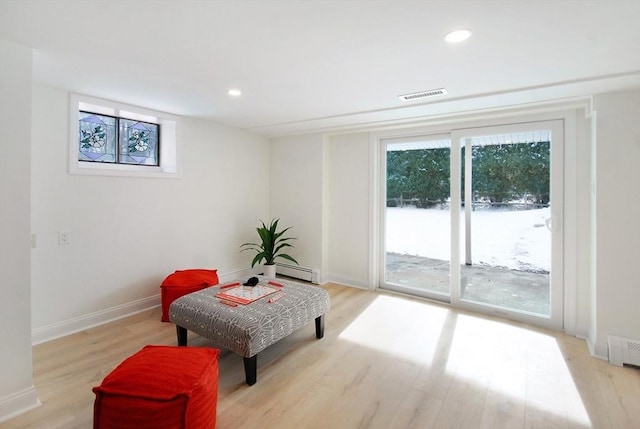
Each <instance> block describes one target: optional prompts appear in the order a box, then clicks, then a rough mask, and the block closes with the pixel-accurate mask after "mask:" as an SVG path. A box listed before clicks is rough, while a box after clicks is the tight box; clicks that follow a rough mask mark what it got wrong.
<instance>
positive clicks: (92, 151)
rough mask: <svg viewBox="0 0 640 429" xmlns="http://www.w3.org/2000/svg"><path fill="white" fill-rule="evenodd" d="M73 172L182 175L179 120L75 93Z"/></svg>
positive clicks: (71, 163)
mask: <svg viewBox="0 0 640 429" xmlns="http://www.w3.org/2000/svg"><path fill="white" fill-rule="evenodd" d="M70 112H71V114H70V116H71V119H70V130H71V132H70V136H71V138H70V146H69V158H70V159H69V161H70V173H71V174H91V175H109V176H114V175H115V176H139V177H177V144H176V120H175V119H173V118H170V117H169V115H167V114H164V113H161V112H156V111H151V110H148V109H142V108H138V107H134V106H128V105H124V104H120V103H115V102H111V101H107V100H99V99H95V98H91V97H86V96H81V95H76V94H72V96H71V106H70Z"/></svg>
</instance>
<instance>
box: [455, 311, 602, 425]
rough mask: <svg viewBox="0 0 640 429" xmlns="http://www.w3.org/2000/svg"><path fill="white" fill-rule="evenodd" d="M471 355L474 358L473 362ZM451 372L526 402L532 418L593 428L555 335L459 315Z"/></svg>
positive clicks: (490, 390) (473, 382) (499, 393)
mask: <svg viewBox="0 0 640 429" xmlns="http://www.w3.org/2000/svg"><path fill="white" fill-rule="evenodd" d="M468 356H473V357H474V359H473V361H469V359H468ZM446 371H447V372H448V373H450V374H451V375H452V376H454V377H456V378H459V377H461V378H467V379H468V380H469V381H470V382H471V383H472V384H476V383H477V384H479V385H480V386H485V387H486V388H487V389H488V393H491V394H498V395H501V396H504V397H508V398H510V399H512V400H513V401H516V402H519V403H524V404H525V405H526V410H527V411H526V412H527V414H531V413H539V414H540V416H544V415H545V414H553V415H555V416H560V417H566V418H567V419H570V420H571V421H572V422H574V423H575V424H577V425H580V426H582V427H586V428H590V427H591V420H590V419H589V415H588V413H587V411H586V409H585V406H584V404H583V402H582V399H581V397H580V394H579V392H578V389H577V387H576V385H575V383H574V381H573V378H572V376H571V373H570V372H569V369H568V367H567V364H566V362H565V360H564V357H563V355H562V353H561V351H560V349H559V347H558V344H557V342H556V339H555V338H554V337H553V336H551V335H548V334H544V333H540V332H536V331H533V330H528V329H524V328H520V327H517V326H512V325H509V324H506V323H501V322H496V321H492V320H487V319H483V318H479V317H474V316H467V315H459V316H458V319H457V323H456V329H455V332H454V334H453V338H452V341H451V349H450V353H449V358H448V360H447V369H446ZM540 418H543V417H540Z"/></svg>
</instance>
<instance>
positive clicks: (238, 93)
mask: <svg viewBox="0 0 640 429" xmlns="http://www.w3.org/2000/svg"><path fill="white" fill-rule="evenodd" d="M227 94H229V95H231V96H232V97H240V96H241V95H242V91H240V90H239V89H230V90H229V91H227Z"/></svg>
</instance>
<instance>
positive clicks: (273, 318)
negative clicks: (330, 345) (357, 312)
mask: <svg viewBox="0 0 640 429" xmlns="http://www.w3.org/2000/svg"><path fill="white" fill-rule="evenodd" d="M257 277H258V279H259V284H261V285H268V281H269V280H273V279H270V278H268V277H264V276H257ZM247 279H248V277H245V278H243V279H239V280H238V281H239V282H240V283H241V284H242V283H244V282H246V281H247ZM277 281H278V282H279V283H281V284H282V285H283V287H282V288H281V289H282V293H283V296H282V297H281V298H279V299H277V300H275V301H273V302H269V300H270V298H271V297H272V295H267V296H265V297H263V298H260V299H258V300H256V301H254V302H252V303H251V304H247V305H242V304H238V305H237V306H235V307H233V306H229V305H226V304H223V303H221V302H220V300H219V299H218V298H216V294H218V293H219V292H220V291H221V289H220V286H213V287H210V288H207V289H204V290H201V291H199V292H194V293H191V294H189V295H185V296H183V297H181V298H178V299H177V300H175V301H174V302H173V303H172V304H171V306H170V307H169V319H170V320H171V322H173V323H175V324H176V326H177V327H178V336H180V328H183V329H187V330H189V331H192V332H195V333H196V334H198V335H201V336H203V337H205V338H208V339H209V340H211V341H212V342H213V343H214V344H215V345H216V346H217V347H222V348H226V349H229V350H231V351H233V352H235V353H237V354H239V355H241V356H243V357H244V358H245V367H246V365H247V358H254V359H255V357H256V355H257V354H258V353H259V352H261V351H262V350H264V349H265V348H267V347H268V346H270V345H271V344H274V343H275V342H277V341H278V340H280V339H282V338H284V337H286V336H287V335H289V334H291V333H293V332H294V331H296V330H297V329H299V328H301V327H302V326H304V325H306V324H307V323H308V322H310V321H312V320H314V319H316V336H317V337H318V338H322V330H321V327H323V322H324V321H323V319H322V317H323V316H324V314H325V313H326V312H327V311H329V308H330V300H329V294H328V293H327V291H326V290H324V289H322V288H320V287H318V286H313V285H307V284H302V283H298V282H294V281H290V280H283V279H278V280H277ZM221 286H224V285H221ZM179 342H180V340H179ZM182 345H186V338H185V342H184V344H182ZM253 365H255V361H254V362H253ZM248 372H249V370H248V369H247V383H248V384H253V383H255V380H252V381H253V382H251V381H250V376H249V374H248Z"/></svg>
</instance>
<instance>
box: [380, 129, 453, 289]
mask: <svg viewBox="0 0 640 429" xmlns="http://www.w3.org/2000/svg"><path fill="white" fill-rule="evenodd" d="M450 146H451V140H450V139H449V137H448V135H442V136H437V135H436V136H417V137H411V138H408V139H393V140H387V141H385V142H384V157H385V160H386V163H385V164H386V196H385V201H386V204H385V210H384V218H385V219H386V228H385V250H384V255H383V260H384V263H383V265H384V273H383V275H384V278H385V283H386V284H387V285H389V287H390V288H393V289H395V290H398V291H401V292H406V293H411V294H415V295H420V296H427V297H432V298H436V299H444V300H448V297H449V294H450V287H451V285H450V281H449V273H450V270H451V264H450V258H451V246H450V242H451V239H450V237H451V233H450V230H451V228H450V224H451V216H450V200H451V198H450V189H451V185H450V175H451V174H450V166H451V157H450V153H451V149H450Z"/></svg>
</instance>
